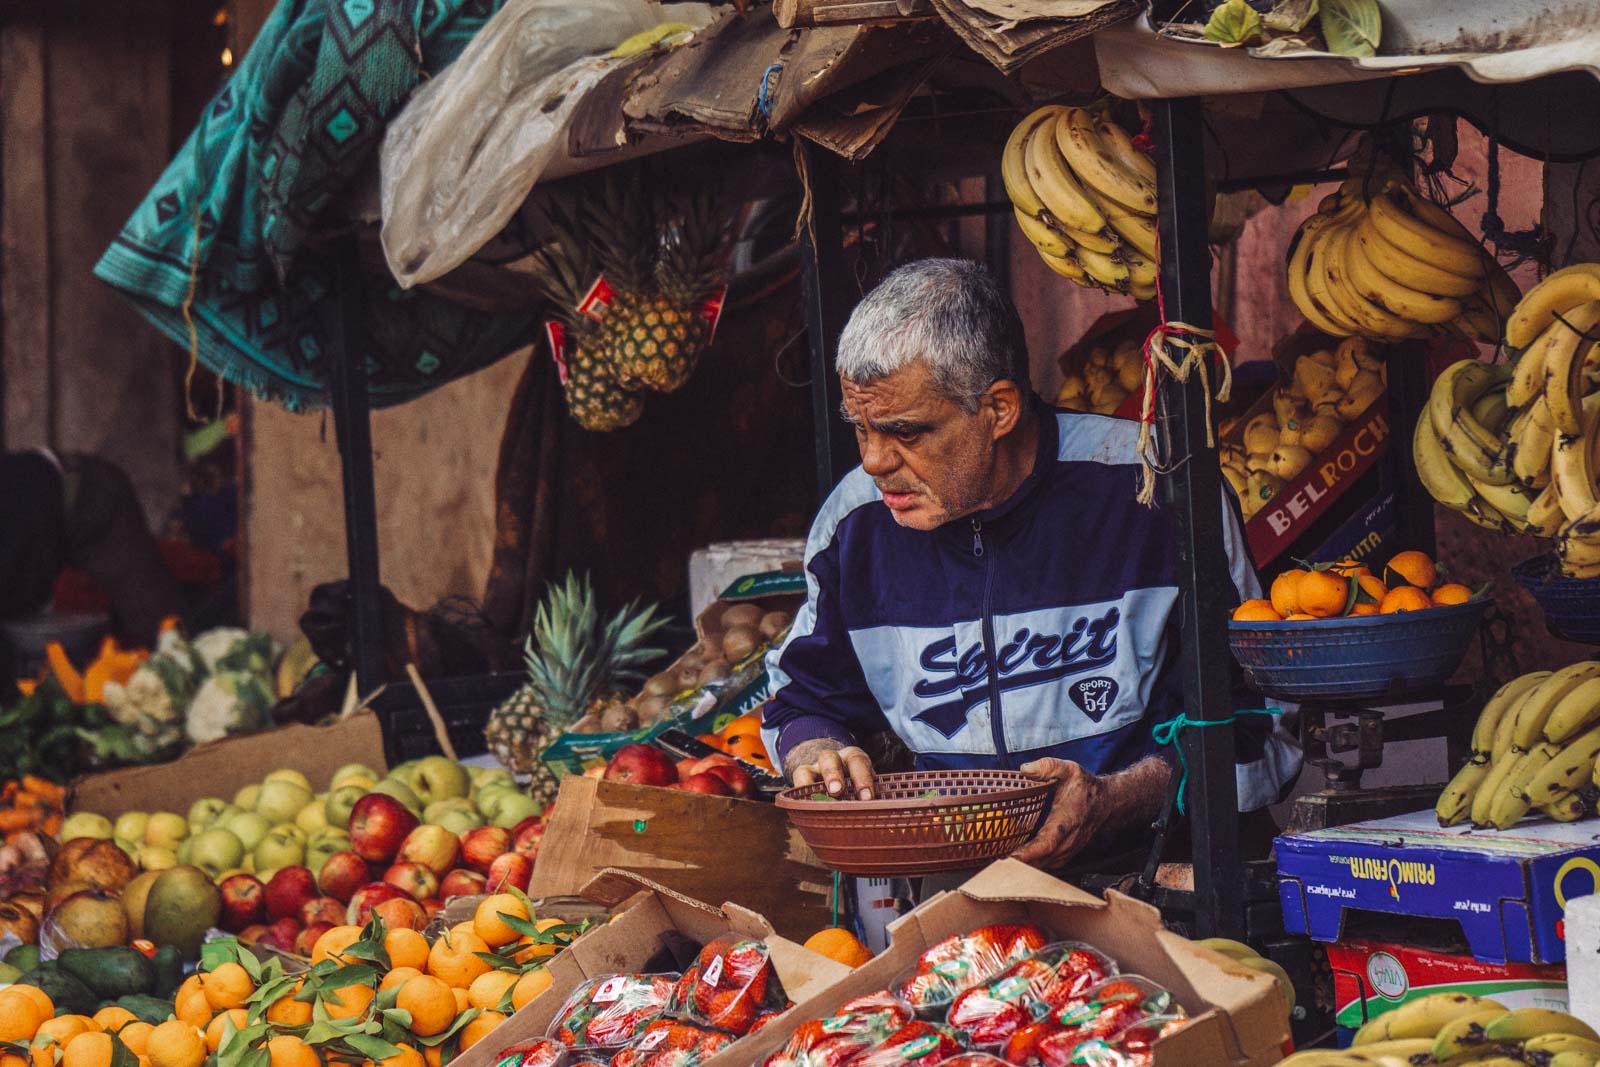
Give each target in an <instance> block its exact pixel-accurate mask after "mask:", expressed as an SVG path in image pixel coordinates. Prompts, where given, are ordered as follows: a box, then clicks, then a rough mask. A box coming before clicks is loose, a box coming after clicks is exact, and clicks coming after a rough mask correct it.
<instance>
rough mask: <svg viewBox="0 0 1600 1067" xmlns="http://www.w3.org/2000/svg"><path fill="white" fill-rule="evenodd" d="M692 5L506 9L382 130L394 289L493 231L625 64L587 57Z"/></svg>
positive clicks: (699, 18) (436, 273)
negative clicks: (586, 105)
mask: <svg viewBox="0 0 1600 1067" xmlns="http://www.w3.org/2000/svg"><path fill="white" fill-rule="evenodd" d="M710 21H711V11H710V8H709V7H707V6H706V5H704V4H667V5H661V4H654V3H646V2H645V0H591V2H589V3H584V4H573V3H571V2H570V0H510V2H509V3H507V4H506V5H505V7H503V8H501V10H500V11H499V13H498V14H496V15H495V16H494V18H493V19H491V20H490V21H489V23H488V25H486V26H485V27H484V28H483V30H482V31H481V32H479V34H478V35H477V37H475V38H474V39H473V40H472V43H471V44H469V45H468V46H467V48H466V50H465V51H464V52H463V53H462V55H461V57H460V58H459V59H458V60H457V61H456V62H455V63H454V64H452V65H451V66H450V67H449V68H448V69H447V70H445V71H444V73H443V74H441V75H440V76H439V77H437V78H435V79H433V80H432V81H431V82H428V83H427V84H426V85H424V86H423V87H422V89H420V90H419V91H418V92H417V93H416V95H415V96H414V97H413V98H412V100H411V101H410V103H408V104H407V105H406V108H405V110H404V111H403V112H401V114H400V115H399V117H398V118H396V119H395V120H394V121H393V122H392V123H391V124H390V126H389V129H388V133H387V135H386V136H385V138H384V143H383V152H382V157H381V164H380V168H379V181H380V194H381V199H382V205H383V250H384V256H385V258H386V259H387V260H388V263H389V268H390V270H391V271H392V272H393V273H394V276H395V278H396V279H397V280H398V281H399V282H400V284H401V285H402V286H404V287H406V288H411V287H412V286H415V285H419V284H421V283H423V282H428V281H432V280H433V279H435V278H438V277H440V276H441V275H444V274H446V273H448V272H449V271H451V270H452V269H454V268H455V267H458V266H460V265H461V264H462V263H463V262H465V261H466V260H467V259H468V258H469V257H470V256H471V255H472V254H473V253H474V252H476V251H477V250H478V249H480V248H482V247H483V246H484V245H485V244H487V243H488V242H489V240H490V239H491V238H493V237H494V235H495V234H497V233H499V232H500V230H501V229H503V228H504V227H505V225H506V223H507V222H509V221H510V219H511V217H512V215H514V214H515V213H516V211H517V208H518V207H519V206H520V205H521V204H522V202H523V201H524V200H525V199H526V198H527V196H528V193H529V192H530V191H531V190H532V189H533V186H534V184H535V183H536V182H537V181H538V180H539V177H540V175H541V174H542V173H543V172H544V170H545V168H546V167H547V166H548V165H549V163H550V162H551V160H552V159H553V158H554V157H555V156H556V155H557V154H558V153H560V152H562V151H563V149H564V148H565V142H566V130H567V126H568V124H569V123H570V122H571V121H572V117H573V114H574V113H575V111H576V109H577V108H578V106H579V104H580V103H581V102H582V101H583V99H584V97H585V96H586V95H587V94H588V93H589V92H590V91H591V90H592V89H594V88H595V86H597V85H599V84H600V82H601V81H602V80H604V79H605V77H606V76H607V75H608V74H610V73H612V72H613V71H615V70H617V69H619V68H620V67H622V66H624V65H627V64H629V63H631V62H634V60H629V59H618V58H613V57H611V56H608V55H597V54H596V53H600V52H603V51H605V50H608V49H611V48H613V47H615V46H616V45H617V44H618V43H619V42H621V41H623V40H625V39H627V38H628V37H631V36H632V35H634V34H636V33H641V32H643V31H645V30H648V29H650V28H651V27H653V26H655V25H657V24H658V23H662V22H684V23H688V24H689V25H691V26H695V27H700V26H704V25H706V24H707V23H709V22H710Z"/></svg>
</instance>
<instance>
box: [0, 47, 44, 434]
mask: <svg viewBox="0 0 1600 1067" xmlns="http://www.w3.org/2000/svg"><path fill="white" fill-rule="evenodd" d="M0 85H3V86H5V91H4V92H3V93H0V175H3V176H4V182H5V186H4V195H3V196H0V316H3V331H0V354H3V371H0V388H3V391H4V399H5V404H4V414H3V418H4V422H3V423H0V441H3V442H4V444H5V447H7V448H18V447H24V448H25V447H30V446H36V445H49V444H53V443H54V442H55V428H54V426H53V425H52V404H51V399H50V398H51V393H52V391H53V390H52V386H51V375H50V311H51V300H50V227H49V217H48V215H49V212H48V197H49V191H50V181H49V169H48V162H47V161H48V152H47V150H46V149H47V137H46V130H45V101H46V96H47V89H46V78H45V43H44V30H42V29H40V28H39V27H38V26H21V25H8V26H4V27H0Z"/></svg>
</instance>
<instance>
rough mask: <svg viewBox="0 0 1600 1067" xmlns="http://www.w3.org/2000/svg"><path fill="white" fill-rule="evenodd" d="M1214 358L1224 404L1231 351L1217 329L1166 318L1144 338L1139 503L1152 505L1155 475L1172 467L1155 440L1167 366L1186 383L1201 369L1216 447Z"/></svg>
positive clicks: (1210, 444) (1209, 437) (1209, 440)
mask: <svg viewBox="0 0 1600 1067" xmlns="http://www.w3.org/2000/svg"><path fill="white" fill-rule="evenodd" d="M1213 359H1215V360H1216V361H1217V362H1218V363H1219V364H1220V365H1221V368H1222V370H1221V374H1222V380H1221V382H1220V384H1219V385H1218V386H1217V402H1218V403H1222V404H1225V403H1227V402H1228V397H1229V396H1230V395H1232V393H1233V367H1232V366H1231V365H1230V364H1229V362H1228V354H1227V353H1226V352H1225V351H1223V349H1222V346H1221V345H1219V344H1217V335H1216V332H1215V331H1214V330H1202V329H1200V328H1199V327H1198V326H1190V325H1189V324H1188V323H1183V322H1163V323H1162V324H1161V325H1159V326H1157V327H1156V328H1155V329H1153V330H1151V331H1150V334H1149V336H1147V337H1146V338H1145V339H1144V403H1143V404H1142V405H1141V407H1140V409H1139V495H1138V501H1139V503H1141V504H1143V505H1145V506H1146V507H1149V506H1150V505H1152V504H1154V503H1155V499H1156V475H1157V474H1166V473H1168V472H1169V470H1170V469H1171V468H1168V467H1166V466H1165V465H1164V461H1163V459H1162V457H1161V456H1160V454H1159V449H1157V447H1156V441H1155V432H1154V431H1155V422H1156V375H1157V374H1158V373H1159V372H1160V371H1162V370H1165V371H1166V372H1167V373H1168V374H1170V375H1171V376H1172V378H1173V380H1174V381H1177V382H1181V383H1187V382H1188V381H1189V378H1190V376H1191V375H1193V374H1195V373H1199V375H1200V388H1201V391H1202V392H1203V393H1204V394H1205V398H1206V447H1207V448H1215V447H1216V444H1217V438H1216V429H1215V427H1214V426H1213V425H1212V421H1211V372H1210V371H1209V370H1208V369H1207V368H1206V364H1207V363H1209V362H1210V361H1211V360H1213Z"/></svg>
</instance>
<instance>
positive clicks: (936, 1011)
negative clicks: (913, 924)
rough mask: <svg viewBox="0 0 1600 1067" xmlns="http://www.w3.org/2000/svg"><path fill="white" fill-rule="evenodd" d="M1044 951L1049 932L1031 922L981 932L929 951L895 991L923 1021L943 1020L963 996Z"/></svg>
mask: <svg viewBox="0 0 1600 1067" xmlns="http://www.w3.org/2000/svg"><path fill="white" fill-rule="evenodd" d="M1044 947H1045V936H1044V932H1043V931H1042V930H1040V929H1039V928H1038V927H1037V926H1034V925H1032V924H1031V923H1022V924H1018V925H1001V926H983V927H979V928H978V929H976V930H974V931H972V932H971V933H969V934H964V935H954V936H951V937H947V938H945V939H944V940H943V941H940V942H938V943H937V944H935V945H930V946H929V947H928V948H926V949H924V950H923V952H922V954H921V955H920V956H918V957H917V962H916V964H915V965H914V966H913V967H912V968H911V970H910V971H908V972H907V973H906V974H903V975H901V976H900V979H899V980H898V981H897V982H896V983H895V985H894V986H893V987H891V988H892V989H893V990H894V992H895V994H896V995H897V996H899V998H900V999H901V1000H903V1001H905V1002H906V1003H907V1004H909V1005H911V1007H912V1010H914V1011H915V1012H916V1013H917V1014H918V1015H919V1016H921V1017H922V1018H924V1019H942V1018H943V1017H944V1016H945V1014H946V1013H947V1012H948V1011H949V1008H950V1004H951V1002H953V1001H954V1000H955V999H956V997H957V996H958V995H960V994H961V993H963V992H965V991H966V990H968V989H971V988H973V987H974V986H979V985H982V984H983V983H985V982H988V981H989V980H990V979H992V978H995V977H996V976H998V975H999V974H1000V973H1001V972H1002V971H1004V970H1005V969H1006V968H1008V967H1010V966H1012V965H1013V964H1015V963H1019V962H1021V961H1022V960H1025V959H1027V958H1028V957H1029V956H1032V955H1033V954H1034V953H1036V952H1038V951H1039V950H1040V949H1042V948H1044Z"/></svg>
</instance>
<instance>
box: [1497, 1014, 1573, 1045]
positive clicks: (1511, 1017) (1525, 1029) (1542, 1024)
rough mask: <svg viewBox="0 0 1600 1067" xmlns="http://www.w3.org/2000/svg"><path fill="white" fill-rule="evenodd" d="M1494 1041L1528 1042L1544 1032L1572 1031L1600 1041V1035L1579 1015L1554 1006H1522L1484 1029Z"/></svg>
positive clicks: (1570, 1032) (1568, 1032)
mask: <svg viewBox="0 0 1600 1067" xmlns="http://www.w3.org/2000/svg"><path fill="white" fill-rule="evenodd" d="M1483 1033H1484V1036H1485V1037H1487V1038H1488V1039H1489V1040H1490V1041H1493V1042H1497V1043H1498V1042H1501V1041H1527V1040H1528V1039H1529V1038H1535V1037H1539V1036H1540V1035H1542V1034H1571V1035H1573V1036H1575V1037H1582V1038H1587V1039H1588V1040H1590V1041H1600V1034H1597V1033H1595V1032H1594V1028H1593V1027H1592V1026H1590V1025H1589V1024H1588V1023H1586V1022H1584V1021H1583V1020H1582V1019H1579V1018H1578V1017H1577V1016H1574V1015H1568V1014H1567V1013H1566V1012H1564V1011H1552V1010H1551V1009H1550V1008H1518V1009H1517V1010H1516V1011H1508V1012H1506V1013H1505V1014H1504V1015H1502V1016H1500V1018H1498V1019H1493V1020H1491V1021H1490V1022H1489V1023H1488V1025H1486V1026H1485V1027H1484V1028H1483Z"/></svg>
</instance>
